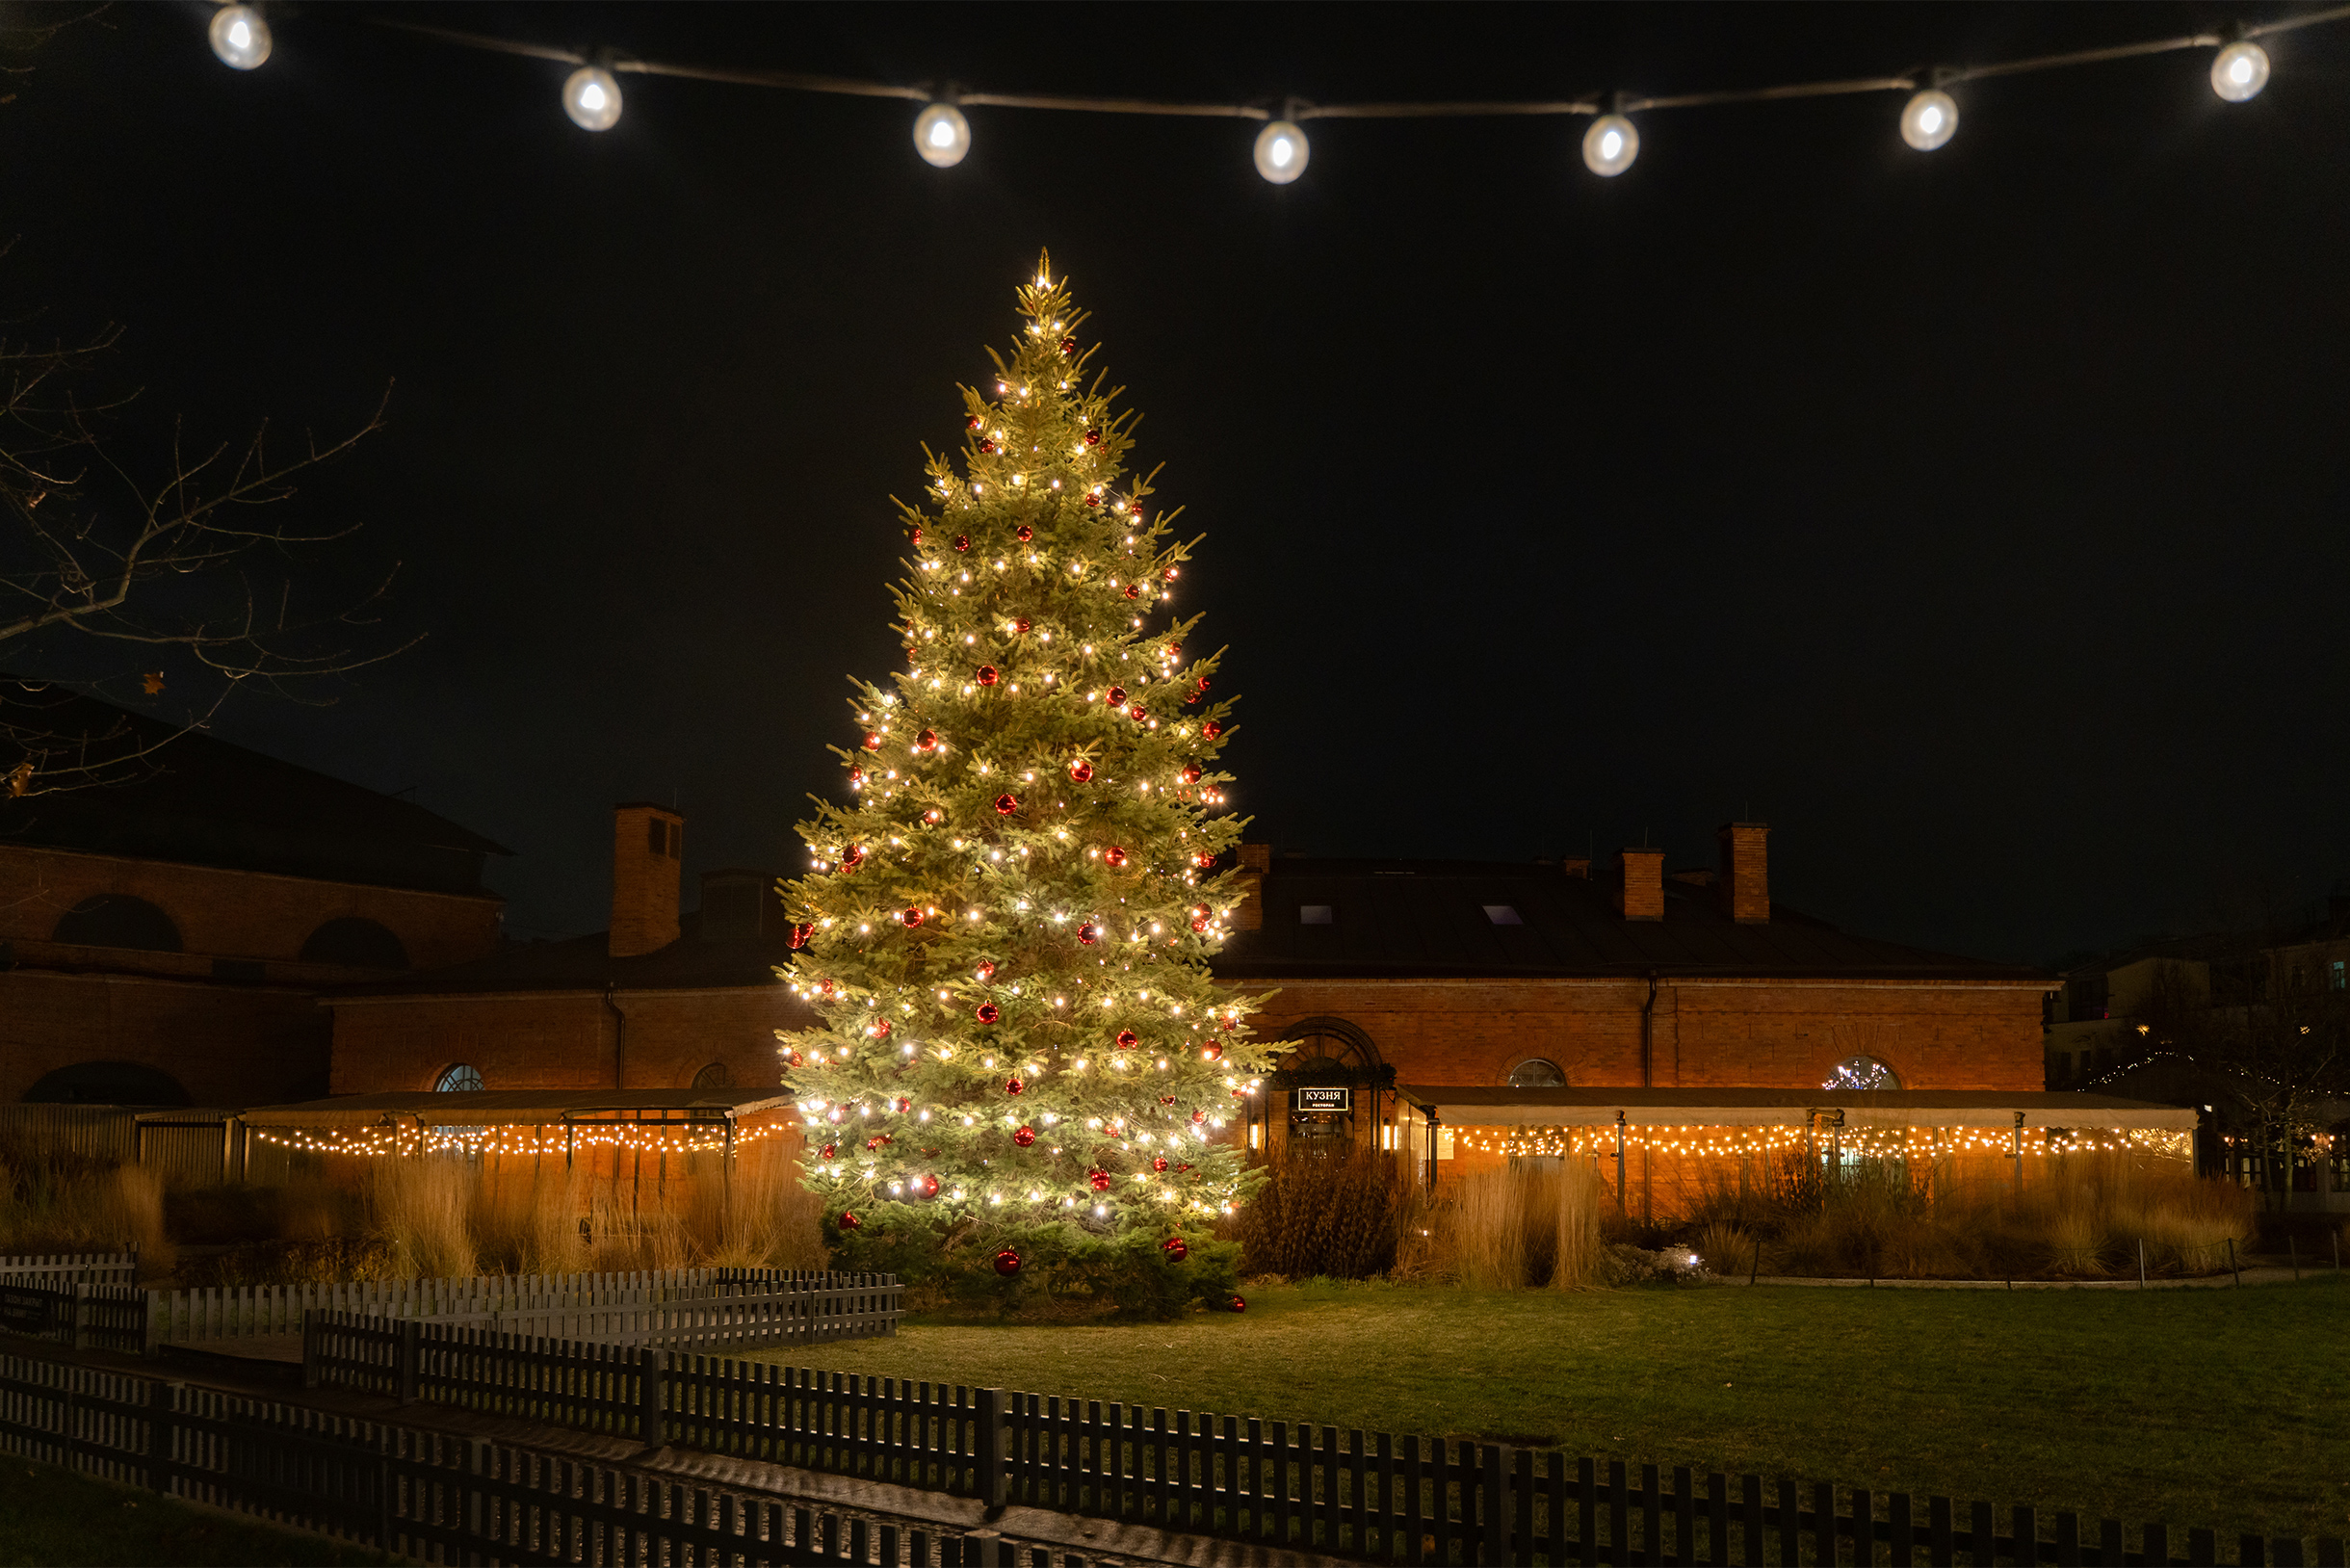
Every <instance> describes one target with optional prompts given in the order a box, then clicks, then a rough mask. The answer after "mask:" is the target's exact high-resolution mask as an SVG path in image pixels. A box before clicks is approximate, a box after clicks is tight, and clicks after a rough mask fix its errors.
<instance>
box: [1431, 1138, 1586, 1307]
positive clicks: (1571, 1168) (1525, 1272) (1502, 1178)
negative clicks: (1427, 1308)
mask: <svg viewBox="0 0 2350 1568" xmlns="http://www.w3.org/2000/svg"><path fill="white" fill-rule="evenodd" d="M1605 1203H1606V1189H1605V1187H1604V1186H1603V1184H1602V1183H1601V1181H1600V1179H1599V1177H1598V1176H1597V1175H1596V1174H1595V1173H1594V1172H1593V1171H1592V1170H1591V1167H1590V1166H1588V1165H1586V1164H1584V1163H1581V1162H1580V1161H1571V1162H1568V1163H1566V1164H1565V1165H1564V1167H1563V1168H1561V1167H1559V1166H1556V1165H1542V1164H1538V1163H1535V1162H1533V1161H1530V1160H1518V1161H1511V1162H1510V1163H1507V1164H1503V1165H1498V1166H1493V1167H1490V1168H1488V1169H1484V1170H1478V1171H1473V1172H1471V1173H1470V1174H1469V1175H1467V1176H1464V1177H1463V1178H1461V1180H1460V1182H1459V1184H1458V1185H1457V1186H1456V1188H1455V1189H1454V1190H1453V1193H1452V1195H1451V1197H1450V1200H1449V1203H1448V1204H1447V1205H1446V1206H1445V1208H1444V1209H1443V1210H1442V1211H1441V1213H1440V1217H1439V1223H1440V1224H1442V1225H1443V1227H1444V1228H1445V1230H1446V1232H1447V1233H1448V1236H1449V1241H1450V1243H1451V1245H1450V1252H1451V1263H1452V1269H1453V1273H1454V1275H1455V1277H1456V1278H1457V1279H1458V1280H1459V1282H1460V1283H1461V1284H1463V1285H1467V1286H1469V1287H1471V1288H1473V1289H1476V1290H1487V1291H1519V1290H1527V1289H1542V1288H1545V1287H1548V1288H1550V1289H1553V1290H1588V1289H1592V1288H1594V1287H1597V1286H1599V1285H1601V1284H1603V1283H1604V1282H1605V1281H1606V1278H1607V1276H1608V1268H1609V1265H1608V1250H1607V1245H1606V1240H1605V1238H1604V1237H1603V1235H1602V1231H1601V1217H1602V1215H1603V1214H1604V1213H1605Z"/></svg>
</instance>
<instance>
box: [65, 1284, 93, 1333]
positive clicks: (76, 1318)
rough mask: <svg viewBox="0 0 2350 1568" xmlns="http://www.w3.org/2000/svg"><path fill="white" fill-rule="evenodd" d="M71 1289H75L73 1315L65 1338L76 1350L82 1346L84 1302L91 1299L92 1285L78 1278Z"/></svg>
mask: <svg viewBox="0 0 2350 1568" xmlns="http://www.w3.org/2000/svg"><path fill="white" fill-rule="evenodd" d="M71 1289H72V1291H73V1306H72V1317H71V1322H70V1325H69V1326H68V1327H67V1329H66V1331H65V1339H66V1342H67V1343H68V1344H70V1345H71V1346H73V1347H74V1348H75V1349H76V1350H79V1349H80V1348H81V1347H82V1303H83V1302H84V1301H86V1300H88V1299H89V1296H90V1287H89V1286H87V1285H84V1284H83V1283H82V1282H81V1281H80V1280H78V1279H77V1280H75V1281H74V1282H73V1285H72V1287H71Z"/></svg>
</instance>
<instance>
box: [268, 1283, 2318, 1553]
mask: <svg viewBox="0 0 2350 1568" xmlns="http://www.w3.org/2000/svg"><path fill="white" fill-rule="evenodd" d="M402 1335H405V1336H406V1337H407V1338H408V1339H409V1340H411V1341H412V1342H413V1343H414V1346H415V1352H414V1354H413V1355H412V1357H411V1359H410V1361H409V1362H408V1363H407V1364H408V1365H410V1366H413V1367H414V1368H415V1369H416V1372H415V1375H414V1377H413V1378H412V1380H409V1381H406V1382H403V1381H402V1380H401V1378H400V1377H399V1376H398V1374H397V1371H396V1368H395V1367H394V1364H393V1363H392V1362H390V1361H388V1360H387V1359H386V1357H387V1356H388V1355H390V1354H391V1353H392V1347H393V1341H394V1339H395V1338H396V1337H397V1336H402ZM305 1350H306V1352H307V1356H306V1359H305V1374H306V1375H307V1376H309V1377H311V1378H312V1379H314V1380H315V1381H317V1382H320V1383H326V1384H335V1385H339V1386H345V1387H356V1388H365V1389H369V1390H371V1391H374V1392H378V1393H384V1394H389V1395H394V1396H397V1397H399V1398H406V1399H427V1400H432V1401H436V1402H444V1403H449V1404H454V1405H457V1406H459V1407H461V1408H465V1409H470V1410H481V1411H486V1412H491V1413H496V1414H502V1415H509V1416H516V1417H522V1418H526V1419H530V1420H535V1421H541V1422H548V1423H552V1424H561V1425H568V1426H578V1427H582V1428H585V1429H588V1430H591V1431H601V1432H608V1433H612V1434H614V1435H620V1436H625V1437H629V1438H633V1439H635V1440H637V1441H639V1442H642V1443H644V1444H646V1445H647V1446H655V1445H659V1444H665V1443H674V1444H679V1445H681V1446H685V1447H690V1448H694V1449H700V1450H708V1451H710V1452H714V1453H727V1454H739V1455H742V1456H744V1457H746V1458H754V1459H764V1460H769V1461H771V1462H774V1463H778V1464H787V1465H795V1466H798V1467H800V1468H803V1469H808V1470H819V1471H827V1472H831V1473H835V1474H840V1475H848V1476H854V1477H863V1478H867V1479H872V1480H877V1481H887V1482H894V1483H896V1484H899V1485H904V1486H914V1487H922V1488H925V1489H928V1490H933V1491H942V1492H949V1493H954V1494H957V1495H960V1496H966V1497H978V1498H980V1499H982V1500H983V1501H985V1502H986V1503H988V1504H989V1505H990V1506H1001V1505H1004V1504H1006V1503H1019V1504H1025V1505H1028V1506H1031V1507H1038V1508H1047V1509H1052V1510H1055V1511H1057V1512H1062V1513H1070V1514H1079V1515H1086V1516H1092V1517H1098V1518H1105V1519H1112V1520H1117V1521H1119V1522H1121V1523H1125V1524H1132V1525H1142V1526H1150V1527H1155V1528H1158V1529H1169V1530H1179V1531H1184V1532H1187V1533H1192V1534H1206V1535H1217V1536H1223V1537H1227V1538H1235V1539H1240V1540H1243V1541H1249V1542H1256V1543H1261V1544H1264V1545H1267V1546H1273V1547H1280V1548H1289V1549H1292V1550H1310V1551H1319V1552H1324V1553H1328V1554H1331V1555H1345V1556H1356V1557H1368V1558H1371V1559H1374V1560H1378V1561H1389V1562H1408V1563H1428V1564H1451V1563H1456V1562H1457V1563H1463V1564H1472V1563H1497V1564H1498V1563H1519V1564H1532V1563H1535V1562H1542V1563H1546V1564H1550V1565H1552V1568H1559V1565H1564V1564H1599V1563H1608V1564H1616V1565H1630V1564H1643V1565H1648V1568H1662V1565H1667V1564H1671V1565H1690V1564H1699V1563H1703V1564H1711V1565H1718V1568H1728V1565H1730V1564H1734V1563H1735V1564H1745V1565H1759V1564H1763V1563H1782V1564H1784V1563H1799V1562H1807V1561H1808V1562H1815V1563H1867V1564H1874V1563H1879V1562H1885V1563H1892V1564H1896V1565H1907V1564H1911V1563H1929V1562H1930V1563H1955V1562H1958V1561H1959V1560H1961V1556H1962V1555H1963V1556H1964V1559H1965V1560H1966V1561H1968V1562H1971V1563H1976V1564H1986V1565H1988V1564H1993V1563H2034V1564H2037V1563H2056V1564H2099V1565H2102V1568H2112V1565H2116V1564H2128V1565H2130V1568H2155V1565H2167V1564H2172V1563H2183V1564H2191V1565H2213V1564H2217V1563H2218V1562H2219V1561H2220V1560H2221V1559H2220V1556H2219V1555H2218V1553H2219V1551H2220V1545H2219V1542H2218V1540H2217V1538H2216V1537H2215V1536H2214V1534H2213V1533H2212V1532H2211V1531H2209V1530H2203V1529H2197V1530H2188V1531H2184V1532H2181V1538H2180V1539H2178V1540H2174V1539H2173V1536H2172V1532H2171V1531H2170V1530H2169V1529H2167V1528H2166V1527H2165V1526H2163V1525H2160V1524H2150V1525H2146V1526H2144V1527H2142V1528H2140V1529H2137V1530H2135V1531H2134V1532H2133V1531H2128V1530H2125V1529H2124V1528H2123V1526H2122V1525H2121V1524H2120V1523H2119V1522H2117V1521H2113V1520H2097V1521H2094V1522H2092V1523H2091V1524H2090V1525H2089V1526H2088V1527H2087V1528H2086V1529H2084V1527H2083V1522H2082V1521H2081V1519H2080V1518H2079V1517H2078V1516H2076V1515H2075V1514H2072V1513H2063V1512H2056V1513H2044V1512H2043V1511H2041V1510H2039V1509H2036V1508H2033V1507H2029V1506H2025V1507H2018V1508H2014V1509H2012V1510H2011V1511H2009V1512H2008V1513H2007V1514H2006V1515H2005V1516H2004V1517H2001V1516H1999V1515H1997V1513H1996V1512H1995V1510H1994V1509H1993V1507H1992V1505H1991V1504H1989V1503H1966V1504H1960V1503H1953V1502H1952V1501H1951V1500H1949V1499H1947V1498H1924V1499H1919V1498H1914V1497H1912V1496H1910V1495H1909V1494H1907V1493H1892V1494H1887V1493H1877V1492H1870V1491H1866V1490H1857V1491H1853V1490H1847V1491H1841V1492H1840V1491H1838V1490H1837V1489H1835V1488H1832V1487H1830V1486H1829V1485H1827V1484H1826V1483H1816V1484H1814V1485H1811V1486H1810V1487H1808V1488H1807V1487H1803V1486H1799V1485H1798V1484H1797V1483H1796V1482H1795V1481H1793V1480H1791V1479H1784V1478H1780V1479H1773V1480H1770V1481H1769V1482H1767V1483H1766V1482H1765V1481H1764V1479H1763V1477H1759V1476H1740V1477H1735V1478H1734V1477H1728V1476H1725V1475H1719V1474H1714V1475H1708V1476H1705V1477H1697V1476H1695V1475H1693V1474H1692V1473H1691V1472H1690V1471H1689V1470H1687V1469H1685V1468H1681V1469H1675V1470H1673V1471H1672V1472H1671V1474H1670V1477H1664V1476H1662V1475H1660V1473H1659V1470H1658V1467H1657V1466H1654V1465H1648V1466H1642V1467H1640V1468H1639V1470H1638V1472H1637V1473H1636V1474H1634V1473H1632V1472H1631V1471H1630V1470H1629V1469H1628V1467H1627V1466H1626V1465H1625V1464H1624V1463H1622V1462H1621V1461H1614V1462H1607V1463H1605V1464H1603V1463H1601V1462H1599V1461H1596V1460H1592V1459H1573V1458H1570V1457H1568V1456H1567V1455H1564V1454H1560V1453H1555V1452H1550V1453H1536V1452H1534V1451H1532V1450H1523V1449H1515V1448H1510V1447H1507V1446H1504V1445H1501V1444H1494V1443H1475V1442H1468V1441H1462V1440H1457V1439H1446V1438H1421V1437H1400V1438H1398V1437H1393V1436H1390V1435H1389V1434H1386V1433H1371V1434H1366V1433H1364V1432H1362V1431H1360V1430H1354V1429H1346V1430H1341V1429H1339V1428H1336V1427H1330V1426H1317V1425H1312V1424H1295V1425H1291V1424H1286V1423H1282V1422H1266V1421H1263V1420H1260V1419H1258V1418H1256V1417H1244V1416H1220V1417H1219V1416H1214V1415H1210V1414H1207V1413H1205V1412H1192V1411H1183V1410H1178V1411H1175V1412H1173V1413H1172V1414H1171V1415H1170V1413H1169V1412H1168V1411H1166V1410H1164V1409H1149V1410H1146V1409H1144V1408H1142V1407H1140V1406H1134V1405H1122V1404H1117V1403H1114V1402H1113V1403H1108V1404H1105V1403H1103V1402H1101V1401H1098V1400H1090V1399H1063V1398H1050V1397H1046V1396H1041V1395H1034V1394H1017V1393H1005V1391H1003V1390H1000V1389H983V1388H965V1387H960V1386H950V1385H946V1384H932V1383H923V1382H911V1381H905V1380H901V1379H893V1378H886V1377H857V1376H852V1375H848V1374H844V1373H839V1372H812V1371H807V1370H802V1369H796V1368H786V1367H778V1366H774V1365H771V1364H769V1363H762V1362H739V1361H727V1360H718V1359H714V1358H710V1357H704V1356H692V1355H671V1354H669V1353H667V1352H666V1351H663V1350H661V1349H658V1348H652V1347H635V1346H595V1345H578V1344H562V1343H559V1342H549V1341H544V1340H527V1339H522V1338H518V1337H514V1336H507V1335H491V1334H483V1333H478V1332H474V1331H470V1330H462V1329H456V1330H452V1329H443V1328H440V1327H438V1326H436V1325H433V1324H413V1323H411V1324H405V1325H399V1326H398V1327H397V1329H395V1330H392V1331H391V1332H387V1330H386V1328H385V1327H384V1326H381V1325H375V1324H370V1323H368V1322H366V1321H364V1320H359V1321H353V1320H328V1319H327V1318H326V1315H320V1316H319V1317H318V1319H317V1320H315V1326H314V1327H313V1329H312V1330H311V1331H310V1333H309V1335H308V1337H307V1339H306V1343H305ZM387 1368H392V1369H394V1370H392V1371H390V1372H387ZM2133 1534H2134V1537H2135V1539H2134V1541H2133V1540H2131V1539H2128V1537H2130V1536H2131V1535H2133ZM2232 1550H2233V1553H2234V1556H2233V1559H2232V1560H2234V1561H2236V1562H2239V1563H2246V1564H2252V1563H2258V1564H2263V1565H2265V1564H2276V1565H2279V1568H2301V1565H2302V1564H2304V1563H2305V1562H2306V1561H2311V1560H2313V1561H2314V1562H2315V1563H2317V1564H2321V1565H2329V1568H2333V1565H2340V1564H2341V1563H2342V1561H2343V1558H2342V1543H2341V1542H2340V1541H2339V1540H2336V1539H2325V1540H2320V1541H2317V1542H2316V1543H2314V1552H2313V1555H2312V1556H2311V1557H2306V1558H2305V1555H2304V1550H2303V1543H2302V1541H2300V1540H2299V1539H2297V1538H2281V1539H2277V1540H2273V1541H2272V1540H2268V1539H2265V1538H2263V1537H2260V1536H2254V1535H2246V1536H2240V1537H2238V1538H2237V1539H2236V1540H2235V1541H2234V1542H2233V1543H2232ZM2181 1551H2183V1554H2184V1555H2180V1552H2181Z"/></svg>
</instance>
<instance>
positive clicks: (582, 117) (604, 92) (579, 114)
mask: <svg viewBox="0 0 2350 1568" xmlns="http://www.w3.org/2000/svg"><path fill="white" fill-rule="evenodd" d="M563 113H564V114H566V115H569V116H570V117H571V123H572V124H574V125H577V126H578V127H579V128H580V129H581V130H583V131H609V130H611V129H612V128H613V127H614V125H617V124H618V123H619V122H620V84H619V83H617V82H615V81H614V80H613V79H612V72H610V71H608V70H599V69H598V68H596V67H595V66H593V65H582V66H581V67H580V68H579V69H577V70H575V71H573V72H572V73H571V74H570V75H569V76H567V77H565V78H564V79H563Z"/></svg>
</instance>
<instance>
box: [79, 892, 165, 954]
mask: <svg viewBox="0 0 2350 1568" xmlns="http://www.w3.org/2000/svg"><path fill="white" fill-rule="evenodd" d="M49 940H50V941H52V942H72V943H75V944H78V945H79V946H82V947H88V948H133V949H136V950H137V951H139V952H141V953H179V952H181V951H183V949H182V948H181V946H180V940H179V928H178V927H177V926H174V925H172V924H171V917H170V915H167V914H165V913H164V912H163V911H162V910H160V909H158V908H156V907H155V906H154V905H153V904H151V903H149V902H146V900H144V899H134V898H131V897H130V896H129V895H127V894H123V893H101V894H99V895H98V896H97V897H96V898H94V899H84V900H83V901H82V902H79V903H77V904H75V905H74V906H73V907H72V908H70V909H68V910H66V911H65V917H64V918H63V919H61V920H59V921H58V923H57V929H56V930H54V931H52V932H51V933H50V934H49Z"/></svg>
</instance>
